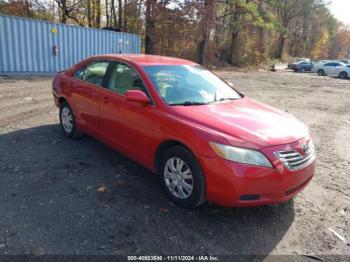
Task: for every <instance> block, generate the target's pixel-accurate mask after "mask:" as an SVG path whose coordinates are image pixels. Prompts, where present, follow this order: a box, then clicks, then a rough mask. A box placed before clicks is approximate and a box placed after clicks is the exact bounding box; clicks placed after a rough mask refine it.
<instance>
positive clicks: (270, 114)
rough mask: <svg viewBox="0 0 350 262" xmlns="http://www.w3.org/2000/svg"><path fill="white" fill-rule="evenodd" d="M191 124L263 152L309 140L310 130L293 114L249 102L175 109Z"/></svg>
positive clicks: (239, 100) (245, 99) (243, 100)
mask: <svg viewBox="0 0 350 262" xmlns="http://www.w3.org/2000/svg"><path fill="white" fill-rule="evenodd" d="M173 109H174V110H175V112H176V114H178V116H179V117H180V118H181V119H185V120H187V121H190V122H191V124H193V125H197V126H200V127H204V128H209V129H211V130H213V131H216V132H219V133H221V134H224V135H225V137H226V138H227V137H228V138H229V139H228V140H229V142H231V144H235V145H237V144H240V143H242V145H245V146H249V147H250V146H252V147H256V148H262V147H266V146H272V145H281V144H287V143H290V142H294V141H297V140H299V139H301V138H305V137H308V136H309V130H308V128H307V127H306V126H305V125H304V124H303V123H302V122H300V121H299V120H298V119H296V118H295V117H294V116H292V115H291V114H289V113H286V112H282V111H280V110H277V109H275V108H273V107H270V106H268V105H265V104H262V103H259V102H256V101H254V100H252V99H249V98H246V97H245V98H242V99H238V100H233V101H227V102H220V103H216V104H210V105H201V106H174V107H173Z"/></svg>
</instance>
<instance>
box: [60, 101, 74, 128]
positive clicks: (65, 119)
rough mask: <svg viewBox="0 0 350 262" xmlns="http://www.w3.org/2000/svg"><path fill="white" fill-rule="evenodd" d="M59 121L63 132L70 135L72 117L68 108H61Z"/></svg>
mask: <svg viewBox="0 0 350 262" xmlns="http://www.w3.org/2000/svg"><path fill="white" fill-rule="evenodd" d="M61 120H62V125H63V129H64V131H65V132H66V133H68V134H70V133H71V132H72V130H73V115H72V112H71V111H70V109H69V108H68V107H64V108H62V111H61Z"/></svg>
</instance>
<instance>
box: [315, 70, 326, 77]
mask: <svg viewBox="0 0 350 262" xmlns="http://www.w3.org/2000/svg"><path fill="white" fill-rule="evenodd" d="M317 74H318V75H319V76H324V75H326V72H325V71H324V70H323V69H319V70H318V71H317Z"/></svg>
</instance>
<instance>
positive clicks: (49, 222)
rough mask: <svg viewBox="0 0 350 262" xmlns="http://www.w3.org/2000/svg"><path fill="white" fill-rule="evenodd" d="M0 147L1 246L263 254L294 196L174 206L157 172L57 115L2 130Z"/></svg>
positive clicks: (284, 223) (20, 250)
mask: <svg viewBox="0 0 350 262" xmlns="http://www.w3.org/2000/svg"><path fill="white" fill-rule="evenodd" d="M0 156H1V167H0V173H1V175H0V201H1V204H0V213H1V214H4V216H3V218H2V219H1V220H0V243H4V244H5V247H4V248H2V249H0V253H2V254H4V253H7V254H122V255H134V254H146V255H147V254H148V255H149V254H176V255H179V254H192V255H195V254H216V255H234V254H256V255H267V254H269V253H270V252H271V251H273V250H274V249H275V248H276V245H277V244H278V243H279V242H280V240H281V239H282V238H283V237H284V235H285V233H286V231H287V230H288V228H289V227H290V225H291V224H292V222H293V219H294V206H293V201H289V202H288V203H286V204H282V205H277V206H274V207H272V206H265V207H256V208H223V207H219V206H216V205H214V204H210V203H208V204H205V205H204V206H202V207H200V208H197V209H195V210H187V209H183V208H180V207H178V206H176V205H174V204H173V203H172V202H170V201H169V200H168V198H167V197H166V195H165V193H164V192H163V191H162V189H161V185H160V182H159V178H158V176H157V175H154V174H152V173H151V172H149V171H147V170H146V169H144V168H143V167H141V166H140V165H138V164H136V163H135V162H133V161H131V160H129V159H127V158H126V157H124V156H123V155H121V154H119V153H117V152H115V151H114V150H112V149H110V148H108V147H107V146H105V145H103V144H101V143H100V142H98V141H96V140H94V139H92V138H90V137H88V136H85V137H83V138H81V139H79V140H71V139H67V138H65V137H64V136H63V134H62V133H61V130H60V127H59V125H45V126H38V127H34V128H29V129H24V130H19V131H14V132H11V133H6V134H1V135H0Z"/></svg>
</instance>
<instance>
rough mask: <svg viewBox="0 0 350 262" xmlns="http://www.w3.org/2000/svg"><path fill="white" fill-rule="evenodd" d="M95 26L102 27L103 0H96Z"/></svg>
mask: <svg viewBox="0 0 350 262" xmlns="http://www.w3.org/2000/svg"><path fill="white" fill-rule="evenodd" d="M95 28H101V0H96V17H95Z"/></svg>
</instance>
